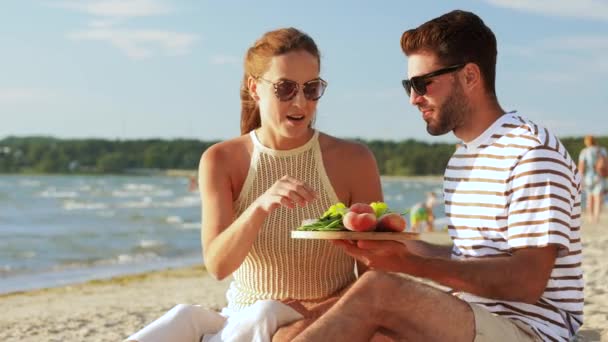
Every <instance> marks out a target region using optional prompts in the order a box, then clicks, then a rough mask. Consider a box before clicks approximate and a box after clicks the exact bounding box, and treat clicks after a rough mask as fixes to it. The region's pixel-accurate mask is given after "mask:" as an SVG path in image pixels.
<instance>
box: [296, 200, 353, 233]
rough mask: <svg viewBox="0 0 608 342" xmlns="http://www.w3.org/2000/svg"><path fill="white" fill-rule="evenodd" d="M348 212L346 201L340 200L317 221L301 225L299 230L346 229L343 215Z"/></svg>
mask: <svg viewBox="0 0 608 342" xmlns="http://www.w3.org/2000/svg"><path fill="white" fill-rule="evenodd" d="M347 212H348V208H347V207H346V205H344V203H342V202H338V203H336V204H334V205H332V206H331V207H329V209H327V211H325V213H323V215H322V216H321V217H320V218H319V219H318V220H316V221H314V222H312V223H309V224H304V225H302V226H301V227H299V228H297V230H314V231H336V230H345V229H346V228H344V225H342V217H344V214H346V213H347Z"/></svg>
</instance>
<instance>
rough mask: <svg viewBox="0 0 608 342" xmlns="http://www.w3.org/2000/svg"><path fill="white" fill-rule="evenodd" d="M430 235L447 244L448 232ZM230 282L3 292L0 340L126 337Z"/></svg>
mask: <svg viewBox="0 0 608 342" xmlns="http://www.w3.org/2000/svg"><path fill="white" fill-rule="evenodd" d="M602 222H603V223H601V224H589V223H585V224H584V225H583V227H584V228H583V245H584V247H583V255H584V260H583V269H584V272H585V283H586V286H585V324H584V326H583V328H582V330H581V331H580V332H579V338H578V341H608V285H607V284H608V263H607V260H608V234H607V231H608V215H607V214H604V215H603V217H602ZM423 238H424V239H425V240H429V241H435V242H439V243H446V242H449V237H448V236H447V234H446V233H431V234H425V235H424V236H423ZM229 281H230V280H229V279H227V280H224V281H221V282H219V281H216V280H215V279H213V278H212V277H211V276H210V275H208V274H207V273H206V271H205V270H204V268H203V267H202V266H197V267H189V268H180V269H170V270H164V271H157V272H149V273H145V274H139V275H131V276H123V277H117V278H112V279H107V280H96V281H90V282H87V283H83V284H75V285H71V286H65V287H58V288H49V289H42V290H33V291H27V292H16V293H11V294H5V295H0V312H2V315H0V341H5V342H9V341H49V342H50V341H84V340H86V341H121V340H122V339H124V338H126V337H127V336H128V335H130V334H131V333H133V332H134V331H137V330H138V329H140V328H142V327H143V326H144V325H146V324H147V323H149V322H151V321H152V320H154V319H155V318H157V317H159V316H160V315H162V314H163V313H164V312H166V311H167V310H169V309H170V308H171V307H173V306H174V305H175V304H178V303H196V304H201V305H203V306H205V307H207V308H211V309H220V308H222V307H223V306H224V305H225V303H226V300H225V298H224V293H225V291H226V289H227V286H228V284H229Z"/></svg>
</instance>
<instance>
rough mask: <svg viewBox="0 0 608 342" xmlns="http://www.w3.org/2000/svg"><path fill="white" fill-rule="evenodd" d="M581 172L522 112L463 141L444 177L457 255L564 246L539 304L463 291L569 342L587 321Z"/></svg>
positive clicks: (479, 255)
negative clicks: (584, 293) (584, 285)
mask: <svg viewBox="0 0 608 342" xmlns="http://www.w3.org/2000/svg"><path fill="white" fill-rule="evenodd" d="M580 190H581V189H580V175H579V173H578V170H577V168H576V165H575V163H574V162H573V161H572V159H571V158H570V155H569V154H568V152H567V151H566V149H565V148H564V146H563V145H562V144H561V142H560V141H559V140H558V139H557V138H556V137H555V136H553V135H552V134H550V133H549V132H548V131H547V130H546V129H545V128H542V127H539V126H538V125H536V124H534V123H533V122H530V121H529V120H527V119H525V118H523V117H521V116H518V115H516V114H514V113H507V114H505V115H503V116H501V117H500V118H499V119H498V120H496V122H494V124H492V126H491V127H489V128H488V129H487V130H486V131H485V132H484V133H483V134H482V135H480V136H479V137H478V138H476V139H475V140H474V141H471V142H469V143H467V144H464V145H463V146H460V147H459V148H458V150H457V151H456V152H455V154H454V155H453V156H452V158H451V159H450V162H449V163H448V166H447V168H446V172H445V177H444V196H445V206H446V207H445V208H446V214H447V216H448V218H449V219H450V224H449V232H450V236H451V237H452V239H453V241H454V247H453V250H452V258H453V259H469V258H491V257H496V256H509V255H511V254H512V252H514V251H515V250H517V249H520V248H525V247H544V246H547V245H557V246H558V247H559V248H558V256H557V259H556V261H555V265H554V267H553V270H552V271H551V277H550V279H549V281H548V283H547V287H546V288H545V291H544V293H543V294H542V296H541V298H540V299H539V300H538V302H537V303H535V304H533V305H532V304H526V303H522V302H511V301H500V300H495V299H488V298H483V297H479V296H475V295H472V294H469V293H458V294H457V295H458V296H459V297H460V298H462V299H464V300H466V301H468V302H470V303H475V304H479V305H481V306H483V307H485V308H486V309H488V310H489V311H491V312H493V313H495V314H498V315H502V316H505V317H508V318H510V319H514V320H519V321H521V322H524V323H526V324H528V325H529V326H531V327H532V328H533V329H534V330H535V331H536V332H537V333H538V335H539V336H540V337H541V338H543V340H545V341H567V340H569V339H570V337H571V336H572V335H574V334H575V333H576V331H577V330H578V329H579V328H580V326H581V325H582V323H583V272H582V269H581V239H580V218H581V217H580V214H581V202H580Z"/></svg>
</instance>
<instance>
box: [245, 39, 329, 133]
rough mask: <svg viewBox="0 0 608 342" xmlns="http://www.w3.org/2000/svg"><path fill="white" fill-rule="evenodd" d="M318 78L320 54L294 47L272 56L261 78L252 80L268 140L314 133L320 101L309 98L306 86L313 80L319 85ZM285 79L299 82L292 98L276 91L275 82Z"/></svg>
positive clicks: (253, 94) (252, 90)
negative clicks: (283, 96) (305, 90)
mask: <svg viewBox="0 0 608 342" xmlns="http://www.w3.org/2000/svg"><path fill="white" fill-rule="evenodd" d="M318 78H319V63H318V62H317V58H316V57H315V56H313V55H311V54H310V53H308V52H306V51H292V52H288V53H286V54H284V55H280V56H275V57H272V59H271V60H270V66H269V68H268V70H267V71H266V72H265V73H264V74H263V75H261V76H260V78H259V79H257V80H251V81H250V82H251V84H250V90H251V92H252V96H253V97H254V99H255V100H256V101H257V103H258V106H259V108H260V118H261V122H262V127H261V131H262V134H263V135H264V137H265V140H269V141H268V142H272V143H280V141H281V140H284V139H285V138H287V139H294V138H302V139H308V138H309V137H310V132H311V130H310V125H311V122H312V121H313V119H314V115H315V112H316V108H317V101H314V100H309V99H306V97H305V96H304V92H303V88H304V84H305V83H306V82H310V81H313V82H312V83H311V84H313V85H318V83H315V82H314V81H315V80H317V79H318ZM281 81H293V82H295V83H297V84H298V90H297V93H296V94H295V96H293V97H292V98H291V99H288V100H285V98H284V101H281V100H280V99H279V98H278V97H277V95H276V94H275V85H277V84H278V83H279V82H281ZM309 88H310V86H309Z"/></svg>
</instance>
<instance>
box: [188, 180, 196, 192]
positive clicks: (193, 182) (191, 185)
mask: <svg viewBox="0 0 608 342" xmlns="http://www.w3.org/2000/svg"><path fill="white" fill-rule="evenodd" d="M197 190H198V179H197V178H196V176H188V191H190V192H195V191H197Z"/></svg>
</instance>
